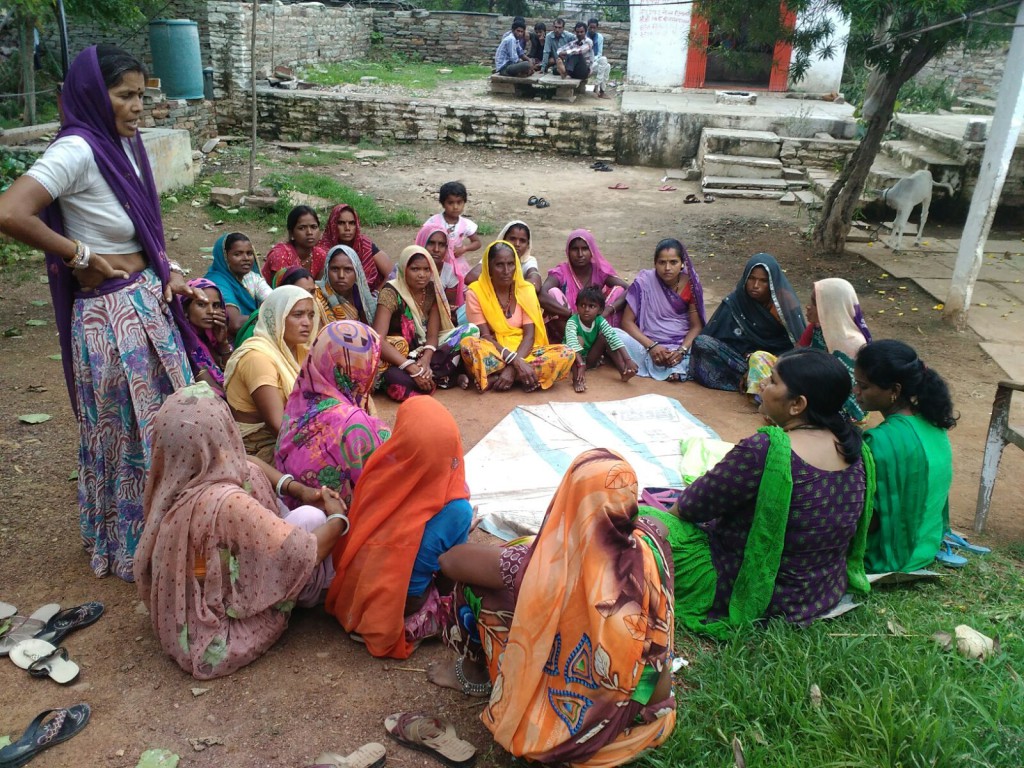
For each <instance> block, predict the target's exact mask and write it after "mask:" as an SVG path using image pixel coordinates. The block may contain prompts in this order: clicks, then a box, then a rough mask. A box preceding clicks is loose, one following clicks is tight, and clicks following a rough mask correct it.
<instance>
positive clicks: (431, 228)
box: [416, 217, 467, 307]
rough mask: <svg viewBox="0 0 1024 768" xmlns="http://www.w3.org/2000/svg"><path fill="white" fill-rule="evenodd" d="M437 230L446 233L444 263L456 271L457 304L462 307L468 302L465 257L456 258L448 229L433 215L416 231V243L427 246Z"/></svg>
mask: <svg viewBox="0 0 1024 768" xmlns="http://www.w3.org/2000/svg"><path fill="white" fill-rule="evenodd" d="M435 232H440V233H441V234H442V235H444V240H445V243H447V245H446V246H445V247H446V250H445V257H444V263H445V264H447V265H448V266H450V267H451V268H452V271H453V272H454V273H455V277H457V278H458V284H457V285H456V286H455V306H457V307H461V306H462V305H463V304H465V303H466V271H467V270H466V269H465V266H464V263H465V262H464V259H456V258H455V241H454V239H453V238H451V237H448V230H447V229H446V228H445V227H444V226H442V225H441V224H439V223H437V222H436V221H434V219H433V217H431V218H430V219H427V223H426V224H424V225H423V226H422V227H420V231H419V232H417V233H416V245H418V246H419V247H420V248H424V249H425V248H426V247H427V240H429V239H430V237H431V235H433V234H434V233H435Z"/></svg>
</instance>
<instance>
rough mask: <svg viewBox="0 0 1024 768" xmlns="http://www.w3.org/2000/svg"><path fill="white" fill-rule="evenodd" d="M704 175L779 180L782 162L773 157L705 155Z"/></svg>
mask: <svg viewBox="0 0 1024 768" xmlns="http://www.w3.org/2000/svg"><path fill="white" fill-rule="evenodd" d="M704 175H705V176H740V177H743V178H748V179H781V178H782V161H781V160H779V159H778V158H775V157H756V156H753V157H750V156H745V155H719V154H707V155H704Z"/></svg>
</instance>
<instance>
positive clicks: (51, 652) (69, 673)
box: [11, 639, 79, 685]
mask: <svg viewBox="0 0 1024 768" xmlns="http://www.w3.org/2000/svg"><path fill="white" fill-rule="evenodd" d="M11 661H13V662H14V663H15V664H16V665H18V666H19V667H21V668H22V669H27V670H28V673H29V674H30V675H32V677H48V678H50V679H51V680H53V681H54V682H56V683H60V684H61V685H65V684H67V683H70V682H71V681H72V680H74V679H75V678H76V677H78V671H79V670H78V665H77V664H75V662H73V661H70V660H69V659H68V652H67V650H66V649H65V648H57V647H55V646H53V645H52V644H51V643H48V642H46V641H45V640H36V639H32V640H23V641H22V642H20V643H18V644H17V645H16V646H14V647H13V648H12V649H11Z"/></svg>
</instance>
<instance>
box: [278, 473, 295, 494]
mask: <svg viewBox="0 0 1024 768" xmlns="http://www.w3.org/2000/svg"><path fill="white" fill-rule="evenodd" d="M294 479H295V475H293V474H291V473H288V472H286V473H285V474H283V475H281V477H280V479H278V481H277V487H276V488H275V490H276V491H277V495H278V498H280V497H281V496H282V494H281V487H282V486H283V485H284V484H285V483H287V482H290V481H292V480H294Z"/></svg>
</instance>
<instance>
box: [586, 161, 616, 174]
mask: <svg viewBox="0 0 1024 768" xmlns="http://www.w3.org/2000/svg"><path fill="white" fill-rule="evenodd" d="M590 167H591V168H593V169H594V170H595V171H603V172H604V173H609V172H611V171H613V170H615V169H614V168H612V167H611V166H610V165H608V163H603V162H601V161H600V160H598V161H597V162H596V163H594V164H593V165H591V166H590Z"/></svg>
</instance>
